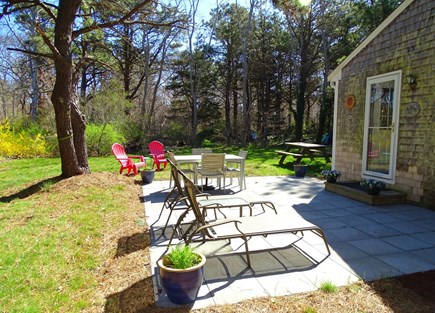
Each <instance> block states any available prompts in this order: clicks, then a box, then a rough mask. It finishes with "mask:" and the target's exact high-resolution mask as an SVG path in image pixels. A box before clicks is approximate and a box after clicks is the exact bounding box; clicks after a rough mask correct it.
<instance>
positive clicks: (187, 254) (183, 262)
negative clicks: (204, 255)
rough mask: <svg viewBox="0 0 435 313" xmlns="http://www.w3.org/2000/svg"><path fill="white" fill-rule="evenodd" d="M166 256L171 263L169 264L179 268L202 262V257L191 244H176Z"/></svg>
mask: <svg viewBox="0 0 435 313" xmlns="http://www.w3.org/2000/svg"><path fill="white" fill-rule="evenodd" d="M166 257H167V258H168V260H169V261H170V263H171V264H170V265H169V266H170V267H172V268H177V269H186V268H189V267H193V266H195V265H198V264H199V263H200V262H201V257H200V256H199V255H198V254H196V253H195V252H194V251H193V249H192V248H191V247H190V246H181V245H178V246H175V247H174V248H172V249H171V251H170V252H169V253H168V254H167V255H166Z"/></svg>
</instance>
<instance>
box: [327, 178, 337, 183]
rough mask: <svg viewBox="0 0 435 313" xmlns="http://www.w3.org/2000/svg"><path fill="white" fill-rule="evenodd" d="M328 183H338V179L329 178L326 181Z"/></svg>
mask: <svg viewBox="0 0 435 313" xmlns="http://www.w3.org/2000/svg"><path fill="white" fill-rule="evenodd" d="M326 181H327V182H328V183H335V182H337V178H335V177H328V178H327V179H326Z"/></svg>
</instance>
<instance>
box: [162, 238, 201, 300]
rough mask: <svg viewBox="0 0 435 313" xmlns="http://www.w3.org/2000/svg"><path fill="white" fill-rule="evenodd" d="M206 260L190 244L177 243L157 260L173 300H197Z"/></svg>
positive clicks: (165, 288)
mask: <svg viewBox="0 0 435 313" xmlns="http://www.w3.org/2000/svg"><path fill="white" fill-rule="evenodd" d="M205 260H206V259H205V256H204V255H202V254H201V253H198V252H195V251H193V249H192V248H191V247H190V246H188V245H187V246H182V245H177V246H175V247H174V248H172V249H171V250H170V252H169V253H168V254H166V255H164V256H163V258H161V259H160V260H158V261H157V266H158V267H159V270H160V280H161V282H162V286H163V289H164V290H165V292H166V294H167V295H168V298H169V300H170V301H171V302H173V303H175V304H187V303H191V302H193V301H195V299H196V296H197V294H198V291H199V288H200V287H201V284H202V281H203V275H204V264H205Z"/></svg>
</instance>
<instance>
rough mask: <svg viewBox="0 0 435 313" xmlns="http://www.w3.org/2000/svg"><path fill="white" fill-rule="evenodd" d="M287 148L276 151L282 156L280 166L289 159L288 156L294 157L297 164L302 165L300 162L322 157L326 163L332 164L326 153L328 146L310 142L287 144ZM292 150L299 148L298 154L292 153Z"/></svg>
mask: <svg viewBox="0 0 435 313" xmlns="http://www.w3.org/2000/svg"><path fill="white" fill-rule="evenodd" d="M285 145H286V148H285V150H275V152H276V153H278V154H279V155H281V158H280V159H279V164H280V165H282V164H283V163H284V161H285V159H286V158H287V156H292V157H294V158H295V159H296V160H295V163H300V161H301V160H302V159H303V158H305V157H309V158H310V159H311V160H314V158H315V157H316V156H322V157H324V158H325V160H326V162H330V158H329V154H328V152H327V151H326V148H327V147H328V146H326V145H320V144H316V143H309V142H285ZM291 148H297V149H298V151H297V152H291V151H290V149H291Z"/></svg>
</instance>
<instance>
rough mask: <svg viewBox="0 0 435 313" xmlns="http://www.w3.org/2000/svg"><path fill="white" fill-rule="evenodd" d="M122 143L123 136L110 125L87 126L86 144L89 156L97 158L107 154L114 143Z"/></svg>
mask: <svg viewBox="0 0 435 313" xmlns="http://www.w3.org/2000/svg"><path fill="white" fill-rule="evenodd" d="M124 141H125V138H124V136H122V135H121V134H120V133H119V132H118V131H116V130H115V129H114V127H113V126H112V125H110V124H104V125H97V124H89V125H88V126H87V127H86V144H87V148H88V154H89V155H92V156H98V155H106V154H109V153H110V152H111V148H112V145H113V144H114V143H115V142H120V143H123V142H124Z"/></svg>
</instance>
